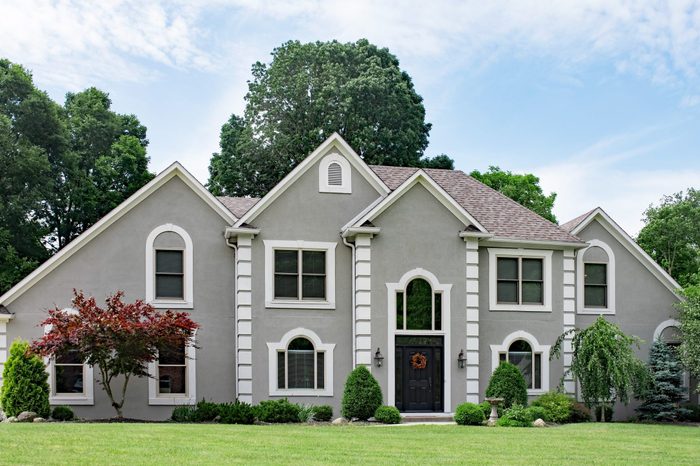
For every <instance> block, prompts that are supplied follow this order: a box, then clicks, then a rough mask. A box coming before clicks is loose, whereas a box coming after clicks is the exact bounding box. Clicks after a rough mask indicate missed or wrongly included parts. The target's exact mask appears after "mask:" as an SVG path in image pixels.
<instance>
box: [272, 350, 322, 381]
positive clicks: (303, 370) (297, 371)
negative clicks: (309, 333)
mask: <svg viewBox="0 0 700 466" xmlns="http://www.w3.org/2000/svg"><path fill="white" fill-rule="evenodd" d="M324 365H325V353H324V352H323V351H317V350H316V349H315V348H314V345H313V343H311V341H309V340H308V339H307V338H304V337H297V338H295V339H294V340H292V341H291V342H290V343H289V345H288V346H287V348H286V350H284V351H279V352H278V353H277V388H280V389H293V388H307V389H323V388H324Z"/></svg>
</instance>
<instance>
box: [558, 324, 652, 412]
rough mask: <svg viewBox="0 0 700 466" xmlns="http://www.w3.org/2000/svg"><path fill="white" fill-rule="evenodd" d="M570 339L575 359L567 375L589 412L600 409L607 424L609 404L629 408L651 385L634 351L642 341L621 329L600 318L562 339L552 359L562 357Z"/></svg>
mask: <svg viewBox="0 0 700 466" xmlns="http://www.w3.org/2000/svg"><path fill="white" fill-rule="evenodd" d="M569 335H573V340H572V350H573V359H572V361H571V368H570V369H569V371H567V373H571V374H573V376H574V377H575V378H576V379H577V380H578V382H579V384H580V385H581V397H582V398H583V401H584V403H586V405H587V406H588V407H589V408H590V407H593V406H595V405H600V406H601V416H600V419H601V420H602V421H603V422H604V421H605V405H606V403H610V402H613V401H615V400H619V401H621V402H623V403H625V404H627V403H628V402H629V397H630V394H632V393H634V392H641V391H643V389H644V387H645V386H646V385H647V384H648V383H649V372H648V370H647V368H646V365H645V364H644V363H643V362H642V361H640V360H639V358H637V356H636V355H635V354H634V349H633V347H634V346H636V347H637V348H639V343H640V342H641V340H640V339H639V338H637V337H635V336H628V335H625V334H624V333H623V332H622V330H620V327H618V326H617V325H615V324H613V323H610V322H608V321H607V320H605V319H604V318H603V316H600V317H598V319H596V321H595V322H594V323H593V325H591V326H590V327H588V328H585V329H578V328H576V329H573V330H569V331H568V332H564V333H563V334H562V335H560V336H559V338H557V341H556V342H555V344H554V346H553V347H552V350H551V356H550V359H551V358H554V357H556V358H558V357H559V356H560V355H561V349H562V345H563V344H564V339H565V338H566V337H567V336H569ZM565 375H566V374H565Z"/></svg>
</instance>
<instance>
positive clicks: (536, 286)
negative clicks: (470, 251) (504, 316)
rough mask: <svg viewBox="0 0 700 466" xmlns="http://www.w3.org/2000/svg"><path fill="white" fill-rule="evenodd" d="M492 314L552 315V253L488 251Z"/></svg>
mask: <svg viewBox="0 0 700 466" xmlns="http://www.w3.org/2000/svg"><path fill="white" fill-rule="evenodd" d="M489 269H490V270H489V272H490V274H489V275H490V277H489V289H490V293H489V296H490V297H489V300H490V309H491V310H493V311H551V302H552V295H551V293H552V283H551V276H552V251H540V250H531V249H497V248H489Z"/></svg>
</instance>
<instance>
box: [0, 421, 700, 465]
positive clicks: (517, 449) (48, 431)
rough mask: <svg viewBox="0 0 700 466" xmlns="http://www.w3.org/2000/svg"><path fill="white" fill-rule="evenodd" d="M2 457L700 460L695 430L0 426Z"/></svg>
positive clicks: (111, 460)
mask: <svg viewBox="0 0 700 466" xmlns="http://www.w3.org/2000/svg"><path fill="white" fill-rule="evenodd" d="M0 445H1V446H0V463H2V464H13V465H18V464H120V465H123V466H126V465H132V464H168V463H170V464H230V463H241V464H261V463H262V464H329V463H336V464H339V463H342V464H364V465H373V464H450V463H451V464H461V463H478V464H484V463H487V464H488V463H491V464H582V463H600V464H611V463H614V464H623V463H627V464H632V463H634V464H640V463H646V464H690V463H692V464H700V428H698V427H689V426H658V425H635V424H572V425H567V426H561V427H551V428H545V429H535V428H531V429H522V428H520V429H519V428H486V427H459V426H455V425H429V426H425V425H417V426H289V425H279V426H233V425H217V424H207V425H193V424H74V423H68V424H0Z"/></svg>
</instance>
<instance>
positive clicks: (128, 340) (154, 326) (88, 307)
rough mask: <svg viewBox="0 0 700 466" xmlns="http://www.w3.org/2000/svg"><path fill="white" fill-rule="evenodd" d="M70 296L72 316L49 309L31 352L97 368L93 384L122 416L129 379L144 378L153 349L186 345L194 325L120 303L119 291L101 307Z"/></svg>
mask: <svg viewBox="0 0 700 466" xmlns="http://www.w3.org/2000/svg"><path fill="white" fill-rule="evenodd" d="M73 294H74V298H73V308H74V309H75V310H76V311H77V312H75V313H67V312H64V311H62V310H61V309H58V308H56V309H52V310H50V311H49V317H48V318H47V319H46V320H44V321H43V322H42V323H41V325H44V326H46V328H47V332H46V333H45V334H44V336H43V337H42V338H40V339H39V340H36V341H35V342H34V343H33V345H32V349H33V351H34V352H36V353H38V354H40V355H42V356H45V357H52V356H56V355H62V354H66V353H68V352H74V354H75V355H76V356H79V357H80V358H81V359H82V360H83V361H85V364H88V365H90V366H93V367H95V368H96V369H97V370H99V373H100V381H99V383H100V384H101V385H102V387H103V388H104V390H105V392H106V393H107V396H109V399H110V401H111V402H112V406H113V407H114V409H115V410H116V411H117V417H122V408H123V407H124V401H125V400H126V388H127V385H128V384H129V380H130V379H131V378H132V377H148V376H149V373H148V364H149V363H151V362H153V361H155V360H156V359H157V358H158V349H159V348H164V347H178V346H180V347H181V346H184V345H186V344H188V343H189V341H190V339H191V338H192V337H193V336H194V332H195V330H196V329H197V328H198V327H199V324H197V323H196V322H194V321H193V320H192V319H190V318H189V315H188V314H187V313H185V312H173V311H170V310H168V311H165V312H159V311H157V310H156V309H155V308H153V306H151V305H149V304H146V303H144V302H143V301H141V300H138V301H136V302H134V303H125V302H123V301H122V297H123V296H124V292H123V291H117V292H116V293H115V294H113V295H111V296H109V297H108V298H107V299H106V300H105V303H106V306H105V307H104V308H102V307H100V306H98V305H97V303H96V302H95V298H92V297H90V298H87V297H85V295H84V294H83V292H82V291H76V290H73ZM120 376H121V379H122V386H121V393H120V394H119V399H117V398H116V397H115V391H114V389H113V387H112V383H113V382H115V379H118V378H119V377H120Z"/></svg>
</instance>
